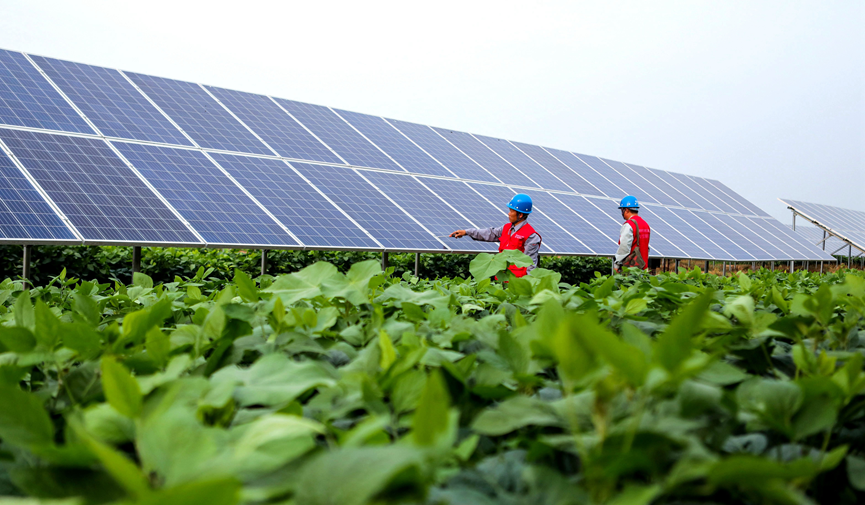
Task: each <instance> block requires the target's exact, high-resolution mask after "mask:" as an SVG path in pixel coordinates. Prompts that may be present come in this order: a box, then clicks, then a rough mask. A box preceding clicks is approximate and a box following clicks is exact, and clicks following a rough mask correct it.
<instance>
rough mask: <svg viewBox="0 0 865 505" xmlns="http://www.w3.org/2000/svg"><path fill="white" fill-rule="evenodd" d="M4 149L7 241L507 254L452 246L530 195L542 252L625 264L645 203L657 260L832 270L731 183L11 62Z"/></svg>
mask: <svg viewBox="0 0 865 505" xmlns="http://www.w3.org/2000/svg"><path fill="white" fill-rule="evenodd" d="M33 130H50V131H52V132H53V133H52V132H48V131H33ZM57 132H67V133H66V134H58V133H57ZM101 136H104V137H105V138H101ZM0 140H2V144H3V145H2V147H3V153H2V154H0V194H2V195H3V196H4V201H3V205H4V207H0V234H2V235H3V236H2V237H0V240H5V241H11V240H16V239H17V240H22V241H23V240H31V241H39V240H42V241H74V240H84V241H85V242H87V243H136V244H142V245H147V244H177V245H201V244H209V245H214V246H238V247H239V246H248V247H264V248H280V247H282V248H292V247H295V248H299V247H309V248H358V249H387V250H417V251H445V250H454V251H464V252H476V251H492V250H495V249H496V245H495V244H487V243H479V242H473V241H471V240H470V239H462V240H457V239H450V238H446V237H445V236H446V235H447V234H448V233H450V232H451V231H453V230H455V229H458V228H466V227H472V226H474V227H482V226H496V225H500V224H502V222H504V220H505V215H504V214H505V212H504V205H505V203H506V202H507V201H508V200H509V199H510V197H511V196H512V195H513V194H515V193H517V192H524V193H528V194H530V195H531V196H532V198H533V199H534V200H535V204H536V212H534V213H533V214H532V216H531V221H532V223H533V225H534V226H535V228H536V229H538V230H539V231H540V232H541V234H542V236H543V249H542V252H545V253H550V254H584V255H609V254H611V253H612V252H613V251H614V250H615V247H616V241H617V240H618V232H619V228H620V226H621V223H620V221H619V216H618V211H617V210H616V201H617V199H618V198H620V197H621V196H623V195H624V194H633V195H635V196H637V197H638V198H640V200H641V201H643V202H644V212H645V215H646V216H647V219H649V221H650V223H651V224H652V226H653V229H654V230H655V234H654V235H653V239H652V249H653V254H654V255H656V256H668V257H679V258H695V259H718V260H731V261H733V260H757V259H764V260H770V259H828V258H824V257H825V253H822V251H820V250H819V249H817V248H816V247H814V246H813V245H812V244H810V243H807V241H803V240H802V239H801V238H799V237H798V236H797V235H795V234H792V233H791V232H789V231H787V230H786V229H785V227H783V226H781V225H780V223H777V222H776V221H774V220H772V219H771V218H769V217H768V215H766V214H765V213H764V212H762V211H760V210H759V209H758V208H756V207H754V206H753V205H751V204H750V203H749V202H747V201H746V200H745V199H743V198H741V197H740V196H739V195H737V194H735V193H734V192H733V191H731V190H730V189H729V188H727V187H726V186H723V185H722V184H721V183H719V182H717V181H711V180H707V179H702V178H698V177H691V176H686V175H682V174H673V173H669V172H663V171H659V170H653V169H649V168H645V167H642V166H639V165H634V164H625V163H621V162H617V161H613V160H607V159H601V158H597V157H594V156H587V155H582V154H575V153H569V152H566V151H560V150H555V149H549V148H543V147H540V146H533V145H529V144H522V143H517V142H509V141H506V140H502V139H496V138H492V137H485V136H481V135H472V134H469V133H463V132H456V131H452V130H447V129H442V128H432V127H428V126H423V125H418V124H413V123H408V122H404V121H397V120H389V119H384V118H381V117H376V116H370V115H366V114H359V113H355V112H348V111H343V110H335V109H331V108H328V107H322V106H318V105H310V104H305V103H300V102H295V101H291V100H285V99H279V98H272V97H267V96H263V95H255V94H251V93H244V92H239V91H232V90H226V89H222V88H216V87H211V86H203V85H199V84H193V83H189V82H183V81H176V80H172V79H165V78H159V77H152V76H148V75H142V74H137V73H131V72H121V71H118V70H111V69H106V68H100V67H94V66H90V65H83V64H77V63H70V62H65V61H61V60H55V59H51V58H44V57H35V56H34V57H29V56H27V55H24V54H21V53H14V52H9V51H0ZM322 163H324V164H322ZM334 165H337V166H334ZM340 165H341V166H340ZM353 167H355V168H353ZM64 220H65V221H64Z"/></svg>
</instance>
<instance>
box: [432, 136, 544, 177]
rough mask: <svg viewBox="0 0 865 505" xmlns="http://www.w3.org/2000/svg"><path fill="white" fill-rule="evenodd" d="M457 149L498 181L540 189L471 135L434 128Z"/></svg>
mask: <svg viewBox="0 0 865 505" xmlns="http://www.w3.org/2000/svg"><path fill="white" fill-rule="evenodd" d="M433 130H435V131H436V132H438V133H439V134H440V135H441V136H442V137H444V138H445V139H447V140H448V142H450V143H451V144H453V145H454V146H456V148H457V149H459V150H460V151H462V152H463V153H465V155H466V156H468V157H469V158H471V159H473V160H474V161H475V162H477V163H478V164H479V165H480V166H482V167H484V168H485V169H486V170H487V171H488V172H489V173H490V174H492V175H493V177H495V178H496V179H497V180H498V181H501V182H503V183H505V184H512V185H514V186H528V187H538V185H537V184H536V183H535V182H533V181H532V180H530V179H529V178H528V177H526V176H525V175H524V174H522V173H521V172H520V171H519V170H517V169H515V168H514V167H512V166H511V165H510V164H509V163H508V162H507V161H505V160H503V159H502V158H500V157H499V156H497V155H496V153H494V152H493V151H491V150H490V149H489V148H487V147H486V146H485V145H484V144H483V143H481V142H480V141H479V140H478V139H476V138H474V137H473V136H472V135H471V134H469V133H464V132H457V131H453V130H445V129H443V128H433Z"/></svg>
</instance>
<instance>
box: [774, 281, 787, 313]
mask: <svg viewBox="0 0 865 505" xmlns="http://www.w3.org/2000/svg"><path fill="white" fill-rule="evenodd" d="M772 303H774V304H775V306H776V307H778V308H779V309H781V312H783V313H785V314H789V313H790V304H788V303H787V300H785V299H784V297H783V296H782V295H781V292H780V291H778V288H777V287H775V286H772Z"/></svg>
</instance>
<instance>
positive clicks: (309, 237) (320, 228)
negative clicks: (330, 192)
mask: <svg viewBox="0 0 865 505" xmlns="http://www.w3.org/2000/svg"><path fill="white" fill-rule="evenodd" d="M211 156H213V159H215V160H216V161H217V162H218V163H219V164H220V166H222V168H224V169H225V170H227V171H228V173H229V174H231V176H232V177H233V178H234V179H235V180H236V181H237V182H238V183H240V185H241V186H243V187H244V188H245V189H246V190H247V191H249V192H250V194H252V196H254V197H255V198H256V200H258V201H259V202H261V203H262V204H263V205H264V206H265V207H267V210H269V211H270V212H271V213H272V214H273V215H274V216H276V218H277V219H279V221H280V222H281V223H282V224H284V225H285V226H286V227H288V229H289V230H291V232H292V233H293V234H294V235H295V236H296V237H297V238H298V239H300V241H301V242H303V243H304V244H305V245H307V246H313V247H328V248H331V247H340V248H348V247H352V248H359V249H377V248H380V247H381V246H380V245H379V244H377V243H376V242H375V241H374V240H373V239H372V238H370V237H369V235H367V234H366V233H364V231H363V230H362V229H361V228H360V227H359V226H358V225H357V224H356V223H354V222H352V221H351V220H350V219H349V218H348V217H347V216H346V215H345V214H343V212H341V211H340V209H339V208H338V207H336V206H335V205H334V204H332V203H331V202H329V201H327V199H326V198H325V197H324V196H323V195H321V194H320V193H319V192H318V191H316V189H314V188H313V187H312V186H310V185H309V183H307V182H306V181H305V180H303V178H302V177H301V176H300V175H298V174H297V173H296V172H295V171H294V170H293V169H292V168H291V167H289V166H288V165H287V164H285V162H283V161H280V160H272V159H265V158H253V157H251V156H239V155H238V156H235V155H231V154H221V153H214V154H212V155H211Z"/></svg>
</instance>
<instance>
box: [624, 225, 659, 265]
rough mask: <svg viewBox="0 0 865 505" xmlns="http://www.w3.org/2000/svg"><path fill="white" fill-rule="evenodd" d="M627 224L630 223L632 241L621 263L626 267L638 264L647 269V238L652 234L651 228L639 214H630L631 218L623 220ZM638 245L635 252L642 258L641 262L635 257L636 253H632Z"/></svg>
mask: <svg viewBox="0 0 865 505" xmlns="http://www.w3.org/2000/svg"><path fill="white" fill-rule="evenodd" d="M625 222H626V223H628V224H629V225H631V230H632V231H633V233H634V241H633V242H631V253H630V254H628V256H627V257H626V258H625V260H624V261H623V262H622V264H623V265H624V266H626V267H635V266H639V267H641V268H642V269H643V270H648V269H649V239H650V238H651V236H652V229H651V228H649V223H647V222H646V221H645V220H644V219H643V218H641V217H640V216H632V217H631V219H628V220H627V221H625ZM638 246H639V250H638V251H637V254H639V255H640V257H641V258H642V260H643V261H642V264H640V262H639V260H637V258H636V254H634V250H635V249H636V248H637V247H638Z"/></svg>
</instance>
